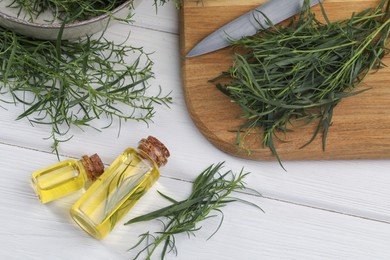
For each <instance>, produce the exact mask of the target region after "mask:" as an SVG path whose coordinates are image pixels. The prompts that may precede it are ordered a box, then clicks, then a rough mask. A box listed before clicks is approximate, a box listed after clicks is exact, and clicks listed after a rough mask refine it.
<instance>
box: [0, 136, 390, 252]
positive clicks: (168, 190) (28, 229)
mask: <svg viewBox="0 0 390 260" xmlns="http://www.w3.org/2000/svg"><path fill="white" fill-rule="evenodd" d="M5 150H7V151H8V153H6V152H3V153H1V155H2V160H0V168H1V169H7V172H6V175H4V177H5V178H4V180H3V181H2V182H0V194H1V196H0V212H2V221H3V222H4V223H5V224H4V225H3V227H2V232H0V242H1V243H2V247H1V249H0V257H2V259H10V258H11V259H12V258H17V259H35V258H36V259H41V258H42V256H44V259H53V258H58V257H62V258H64V259H74V258H78V257H80V255H82V254H87V255H88V258H97V259H129V258H130V259H132V258H133V257H134V256H135V253H136V252H137V251H130V252H129V251H128V249H129V248H130V247H131V246H132V245H134V244H135V243H136V241H138V238H139V237H138V236H139V235H140V234H142V233H144V232H146V231H149V230H150V231H152V232H153V231H160V230H161V223H159V222H158V221H151V222H146V223H138V224H135V225H132V226H123V225H122V224H123V223H124V222H125V221H126V220H128V219H130V218H132V217H135V216H138V215H140V214H144V213H147V212H150V211H152V210H155V209H158V208H160V207H163V206H165V205H167V204H168V202H167V201H166V200H165V199H162V198H161V197H160V196H159V195H158V193H157V190H159V191H161V192H163V193H165V194H167V195H169V196H171V197H173V198H176V199H178V200H180V199H184V198H186V197H187V196H188V194H189V193H190V191H191V183H189V182H187V181H182V180H178V179H171V178H160V179H159V180H158V182H157V183H156V184H155V185H154V186H153V187H152V189H151V190H150V191H149V192H148V193H146V194H145V196H143V198H141V200H140V201H139V203H138V204H136V206H135V207H134V208H133V209H132V210H131V211H130V212H129V213H128V215H127V216H126V217H125V218H124V219H123V220H122V221H121V222H120V223H119V224H118V225H117V226H116V228H115V229H114V230H113V232H112V233H111V234H110V235H109V236H108V237H107V238H106V239H105V240H104V241H96V240H95V239H93V238H91V237H89V236H88V235H87V234H86V233H85V232H83V231H82V230H81V229H79V228H78V227H77V225H76V224H75V223H73V220H72V219H71V218H70V216H69V208H70V207H71V205H72V204H73V203H74V202H75V201H76V200H77V198H78V196H79V195H80V194H74V195H71V196H70V197H66V198H62V199H59V200H57V201H55V202H53V203H50V204H46V205H42V204H41V203H40V202H39V201H38V199H37V198H36V197H35V195H34V192H33V189H32V187H31V184H30V178H29V176H30V174H31V171H32V170H34V169H38V168H41V167H45V166H47V165H49V164H51V163H54V162H55V160H53V158H52V156H51V155H50V154H46V153H42V152H38V151H33V150H27V149H21V148H19V147H12V146H5V145H1V144H0V151H5ZM15 155H18V156H15ZM20 158H23V160H22V162H23V163H20V162H21V161H20ZM38 158H39V160H37V159H38ZM234 196H238V197H239V198H241V199H245V200H249V201H251V202H253V203H256V204H258V205H259V206H261V207H262V208H263V209H264V211H265V213H264V214H263V213H261V212H260V211H259V210H258V209H256V208H254V207H251V206H249V205H245V204H241V203H235V204H231V205H228V206H226V207H224V208H223V212H224V222H223V225H222V227H221V229H220V230H219V231H218V232H217V233H216V235H215V236H214V237H212V238H211V239H210V240H207V238H208V237H209V236H210V235H211V234H212V232H213V231H214V230H215V228H216V227H217V226H218V224H219V222H218V220H219V219H218V218H212V219H209V220H207V221H205V222H203V223H201V225H202V226H203V227H202V229H201V230H200V231H198V232H196V237H191V238H188V236H187V235H185V234H184V235H180V236H178V237H177V240H176V242H177V246H178V250H179V251H178V252H179V255H178V257H177V258H176V257H175V256H174V255H172V254H171V255H169V257H168V258H167V259H258V258H259V256H261V258H262V259H285V258H289V259H305V258H308V257H309V258H310V259H329V258H331V259H334V258H342V259H384V258H386V257H387V256H388V255H390V247H389V246H388V243H387V241H389V239H390V225H389V224H386V223H381V222H377V221H370V220H367V219H363V218H359V217H351V216H347V215H343V214H338V213H334V212H330V211H325V210H318V209H314V208H311V207H305V206H300V205H296V204H291V203H285V202H281V201H278V200H273V199H265V198H260V197H257V196H253V195H248V194H242V193H238V194H236V193H235V194H234ZM243 213H244V214H243ZM69 248H72V250H69ZM156 256H157V255H156ZM156 258H157V257H156ZM140 259H144V258H143V257H141V258H140Z"/></svg>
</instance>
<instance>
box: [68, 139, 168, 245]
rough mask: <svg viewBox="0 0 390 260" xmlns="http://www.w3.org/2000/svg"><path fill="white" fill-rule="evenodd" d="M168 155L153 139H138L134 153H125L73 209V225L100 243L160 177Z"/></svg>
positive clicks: (131, 151) (71, 211)
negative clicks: (160, 170) (138, 142)
mask: <svg viewBox="0 0 390 260" xmlns="http://www.w3.org/2000/svg"><path fill="white" fill-rule="evenodd" d="M168 157H169V151H168V150H167V148H166V147H165V146H164V145H163V144H162V143H161V142H160V141H158V140H157V139H156V138H154V137H152V136H149V137H148V138H147V139H142V140H141V141H140V144H139V146H138V149H133V148H128V149H126V150H125V151H124V152H123V153H122V154H121V155H120V156H119V157H118V158H117V159H116V160H115V161H114V162H113V163H112V164H111V166H110V167H109V168H108V169H107V170H106V171H105V172H104V173H103V174H102V175H101V176H100V177H99V178H98V179H97V180H96V181H95V183H93V184H92V185H91V187H89V189H88V190H87V191H86V192H85V193H84V194H83V195H82V196H81V198H80V199H79V200H78V201H77V202H76V203H75V205H73V207H72V209H71V210H70V214H71V216H72V218H73V219H74V220H75V222H76V223H77V224H78V225H79V226H80V227H81V228H82V229H83V230H84V231H85V232H87V233H88V234H90V235H91V236H92V237H94V238H96V239H103V238H104V237H105V236H107V234H108V233H110V231H111V230H112V229H113V228H114V226H115V225H116V223H118V221H120V220H121V219H122V218H123V217H124V216H125V215H126V213H127V212H128V211H129V210H130V208H132V207H133V206H134V204H135V203H136V202H137V201H138V200H139V198H140V197H141V196H142V195H143V194H144V193H145V192H146V191H147V190H149V188H150V187H151V186H152V185H153V184H154V183H155V182H156V180H157V179H158V178H159V176H160V172H159V167H160V166H162V165H165V164H166V162H167V158H168Z"/></svg>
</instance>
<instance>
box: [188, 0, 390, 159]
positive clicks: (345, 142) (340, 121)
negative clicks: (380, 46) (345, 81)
mask: <svg viewBox="0 0 390 260" xmlns="http://www.w3.org/2000/svg"><path fill="white" fill-rule="evenodd" d="M204 2H205V3H204V5H203V6H202V5H199V4H196V1H189V2H188V3H187V2H186V3H185V5H184V8H183V9H182V12H181V20H182V21H181V22H182V28H181V55H182V77H183V85H184V86H183V88H184V95H185V99H186V104H187V108H188V110H189V112H190V115H191V117H192V119H193V121H194V123H195V125H196V126H197V127H198V128H199V130H200V131H201V132H202V134H203V135H204V136H205V137H206V138H207V139H208V140H209V141H210V142H211V143H212V144H214V145H215V146H216V147H217V148H219V149H221V150H222V151H224V152H227V153H229V154H232V155H235V156H238V157H243V158H249V159H254V160H270V159H272V160H273V159H274V156H273V155H272V153H271V152H270V150H269V149H268V148H266V147H263V146H262V144H261V141H262V138H261V134H260V135H253V136H251V137H250V138H248V139H247V140H246V142H245V143H244V147H238V146H237V145H236V144H235V141H236V134H235V133H234V132H232V131H231V130H233V131H234V130H237V129H238V127H239V126H240V125H241V124H242V123H243V122H244V121H243V120H242V119H240V118H239V117H240V115H241V110H240V108H239V107H238V106H237V105H235V104H233V103H231V102H230V100H229V98H227V97H226V96H224V95H223V94H222V93H221V92H220V91H218V90H217V89H216V88H215V86H214V85H213V84H212V83H209V82H208V81H209V80H210V79H213V78H214V77H216V76H218V75H219V74H220V73H221V72H222V71H225V70H226V69H228V68H229V66H230V65H231V63H232V54H233V53H232V49H231V48H227V49H224V50H220V51H217V52H215V53H210V54H207V55H203V56H199V57H195V58H190V59H189V58H185V54H186V53H187V52H188V51H189V50H190V49H191V48H192V47H193V46H194V45H195V44H196V43H198V42H199V41H200V40H201V39H203V38H204V37H205V36H206V35H208V34H209V33H211V32H212V31H214V30H215V29H217V28H219V27H220V26H222V25H223V24H225V23H227V22H228V21H231V20H232V19H234V18H236V17H238V16H240V15H242V14H243V13H245V12H247V11H248V10H251V9H252V8H254V7H255V6H257V5H259V4H261V3H264V2H265V0H257V1H254V0H252V1H245V2H244V1H238V0H237V1H234V0H230V1H222V0H205V1H204ZM378 3H379V1H378V0H360V1H359V0H358V1H352V0H349V1H344V0H328V1H324V6H325V8H326V10H327V13H328V15H329V17H330V19H331V20H336V19H341V18H347V17H350V16H351V13H352V12H354V11H355V12H357V11H360V10H364V9H366V8H368V7H374V6H376V5H377V4H378ZM313 10H314V11H315V12H316V13H317V14H318V15H319V14H320V8H319V6H317V7H315V8H314V9H313ZM384 63H385V64H390V58H388V57H387V58H385V59H384ZM389 80H390V68H385V69H383V70H380V71H379V72H377V73H375V74H372V75H370V76H369V77H368V78H367V79H366V80H365V87H368V88H370V90H369V91H367V92H365V93H363V94H360V95H358V96H355V97H351V98H348V99H345V100H343V101H342V102H341V103H340V104H339V105H338V106H337V107H336V109H335V113H334V120H333V125H332V126H331V128H330V132H329V135H328V138H327V148H326V151H325V152H324V151H323V150H322V145H321V136H319V137H318V138H317V139H316V140H315V141H314V142H313V143H312V144H311V145H309V146H307V147H305V148H304V149H300V147H301V146H302V145H303V144H305V143H306V142H307V141H309V140H310V138H311V136H312V133H313V131H314V128H315V125H314V124H313V125H310V126H308V127H304V128H299V129H295V130H296V131H294V132H293V133H291V134H288V135H287V136H286V140H285V141H283V142H277V143H276V147H277V150H278V153H279V154H280V156H281V158H282V160H314V159H378V158H389V157H390V116H389V115H388V113H387V111H389V109H390V88H388V82H389ZM248 150H251V152H252V153H248Z"/></svg>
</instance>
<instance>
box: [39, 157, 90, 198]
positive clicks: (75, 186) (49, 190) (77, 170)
mask: <svg viewBox="0 0 390 260" xmlns="http://www.w3.org/2000/svg"><path fill="white" fill-rule="evenodd" d="M86 178H87V177H86V174H85V172H84V168H83V167H82V165H81V164H80V162H78V161H76V160H66V161H63V162H59V163H57V164H55V165H53V166H50V167H47V168H45V169H43V170H40V171H37V172H34V173H33V174H32V183H33V187H34V189H35V192H36V193H37V195H38V197H39V199H40V200H41V202H42V203H47V202H50V201H52V200H55V199H58V198H60V197H63V196H65V195H68V194H70V193H73V192H75V191H77V190H80V189H82V188H83V187H84V186H85V184H86Z"/></svg>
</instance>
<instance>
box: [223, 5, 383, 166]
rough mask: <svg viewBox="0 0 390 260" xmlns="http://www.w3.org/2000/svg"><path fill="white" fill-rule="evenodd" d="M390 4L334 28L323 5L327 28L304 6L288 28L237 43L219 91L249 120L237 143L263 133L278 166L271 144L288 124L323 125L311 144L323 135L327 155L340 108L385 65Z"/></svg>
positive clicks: (353, 17) (366, 11)
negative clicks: (369, 74)
mask: <svg viewBox="0 0 390 260" xmlns="http://www.w3.org/2000/svg"><path fill="white" fill-rule="evenodd" d="M386 2H387V1H386V0H382V1H381V2H380V3H379V5H378V6H377V7H376V8H371V9H368V10H365V11H363V12H360V13H356V14H355V13H354V14H353V15H352V17H351V18H349V19H345V20H340V21H336V22H331V21H329V19H328V17H327V15H326V11H325V9H324V7H323V6H322V4H321V10H322V14H323V17H324V20H325V22H320V21H319V20H318V19H317V18H316V17H315V15H314V13H313V12H312V10H311V9H310V7H309V1H305V4H304V8H303V10H302V12H301V14H300V15H298V17H297V18H295V19H294V20H293V21H292V22H291V23H290V24H288V25H286V26H281V27H276V26H271V28H270V29H267V30H264V31H262V32H260V33H259V34H258V35H255V36H253V37H244V38H242V39H241V40H238V41H235V42H233V45H234V46H235V47H239V48H237V49H236V50H237V53H236V54H235V57H234V65H233V66H232V67H231V68H230V70H229V71H228V72H226V73H223V74H222V77H227V78H229V79H230V80H229V83H228V84H224V85H221V84H218V85H217V86H218V87H219V88H220V90H222V91H223V92H224V93H226V94H227V95H228V96H229V97H230V98H231V100H232V101H233V102H235V103H237V104H239V106H240V107H241V108H242V111H243V114H242V117H243V118H245V119H247V121H246V123H245V124H244V125H242V126H241V128H240V129H239V131H238V136H237V140H238V141H237V142H238V144H242V142H244V140H245V137H246V136H247V135H249V134H250V133H251V132H257V133H258V131H253V130H254V129H258V128H259V127H260V128H261V129H263V130H264V136H263V143H264V145H265V146H266V147H269V148H270V149H271V150H272V152H273V154H274V155H275V156H276V158H277V159H278V160H279V162H280V158H279V157H278V154H277V151H276V148H275V142H274V139H275V138H277V139H279V138H280V139H283V135H284V133H286V132H287V131H290V130H291V129H290V128H289V124H290V123H291V122H294V121H295V122H296V121H299V122H304V123H303V125H305V124H309V123H311V122H318V125H317V130H316V131H315V132H314V134H313V137H312V138H311V139H310V141H309V142H308V143H310V142H311V141H313V139H314V138H315V137H316V136H317V135H318V134H319V133H321V132H322V133H323V149H325V142H326V137H327V133H328V130H329V127H330V125H331V121H332V114H333V109H334V108H335V106H336V105H337V104H338V103H339V102H340V101H341V100H342V99H343V98H346V97H350V96H352V95H356V94H358V93H360V92H361V91H363V90H356V87H358V86H359V85H360V83H361V82H362V81H363V79H364V78H365V76H366V75H367V74H368V73H369V72H370V71H371V70H372V69H379V68H381V67H383V66H384V65H383V64H382V58H383V57H384V56H385V54H386V53H387V51H388V48H387V40H388V37H389V32H390V20H389V3H386ZM238 50H242V51H238ZM301 124H302V123H301ZM243 132H245V134H243ZM281 135H282V136H281Z"/></svg>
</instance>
